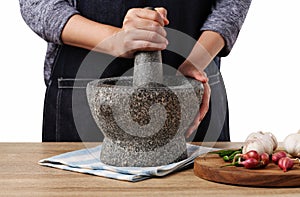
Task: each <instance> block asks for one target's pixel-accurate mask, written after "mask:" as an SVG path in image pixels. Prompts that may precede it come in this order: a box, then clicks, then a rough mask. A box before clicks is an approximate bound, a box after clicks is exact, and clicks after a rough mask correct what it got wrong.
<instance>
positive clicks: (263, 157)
mask: <svg viewBox="0 0 300 197" xmlns="http://www.w3.org/2000/svg"><path fill="white" fill-rule="evenodd" d="M269 163H270V156H269V154H268V153H263V154H261V155H260V164H261V167H266V166H267V165H268V164H269Z"/></svg>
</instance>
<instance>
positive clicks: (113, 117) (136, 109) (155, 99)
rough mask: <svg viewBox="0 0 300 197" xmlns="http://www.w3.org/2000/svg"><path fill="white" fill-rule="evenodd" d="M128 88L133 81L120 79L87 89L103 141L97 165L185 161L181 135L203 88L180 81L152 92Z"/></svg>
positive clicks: (166, 82)
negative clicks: (100, 163)
mask: <svg viewBox="0 0 300 197" xmlns="http://www.w3.org/2000/svg"><path fill="white" fill-rule="evenodd" d="M132 83H133V78H132V77H121V78H111V79H100V80H95V81H92V82H90V83H89V84H88V87H87V97H88V101H89V104H90V109H91V112H92V115H93V117H94V119H95V121H96V123H97V125H98V126H99V128H100V130H101V131H102V132H103V134H104V136H105V138H104V141H103V147H102V152H101V156H100V157H101V161H102V162H104V163H106V164H109V165H114V166H159V165H166V164H169V163H172V162H175V161H179V160H182V159H185V158H186V157H187V153H186V141H185V137H184V132H185V131H186V129H187V128H188V126H189V125H190V124H191V122H192V121H193V118H194V117H195V115H196V114H197V112H198V109H199V105H200V101H201V98H202V94H203V87H202V84H201V83H199V82H198V81H196V80H192V79H187V78H184V77H179V76H178V77H175V76H174V77H165V78H164V85H160V86H156V87H151V88H149V87H146V88H145V87H139V88H135V87H133V86H132Z"/></svg>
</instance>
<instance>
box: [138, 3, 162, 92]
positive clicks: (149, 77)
mask: <svg viewBox="0 0 300 197" xmlns="http://www.w3.org/2000/svg"><path fill="white" fill-rule="evenodd" d="M145 9H150V10H154V8H152V7H146V8H145ZM162 83H163V68H162V57H161V51H139V52H136V54H135V58H134V69H133V86H135V87H140V86H152V85H155V84H162Z"/></svg>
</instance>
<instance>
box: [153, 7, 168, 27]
mask: <svg viewBox="0 0 300 197" xmlns="http://www.w3.org/2000/svg"><path fill="white" fill-rule="evenodd" d="M155 10H156V11H157V12H158V13H159V14H160V15H161V16H162V18H163V19H164V24H165V25H168V24H169V20H168V18H167V10H166V9H165V8H162V7H159V8H155Z"/></svg>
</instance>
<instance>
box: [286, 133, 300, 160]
mask: <svg viewBox="0 0 300 197" xmlns="http://www.w3.org/2000/svg"><path fill="white" fill-rule="evenodd" d="M283 147H284V149H285V150H286V152H288V153H289V154H290V155H292V156H294V157H300V131H298V133H292V134H290V135H288V136H287V137H286V138H285V139H284V140H283Z"/></svg>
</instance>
